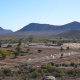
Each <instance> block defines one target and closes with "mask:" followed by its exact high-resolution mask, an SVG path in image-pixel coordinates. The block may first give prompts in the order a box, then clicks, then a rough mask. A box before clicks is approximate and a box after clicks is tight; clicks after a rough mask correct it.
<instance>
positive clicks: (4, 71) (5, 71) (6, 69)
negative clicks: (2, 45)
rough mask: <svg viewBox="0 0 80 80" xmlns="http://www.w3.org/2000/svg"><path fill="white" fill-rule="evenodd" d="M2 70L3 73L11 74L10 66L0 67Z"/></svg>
mask: <svg viewBox="0 0 80 80" xmlns="http://www.w3.org/2000/svg"><path fill="white" fill-rule="evenodd" d="M2 72H3V74H5V75H7V76H8V75H10V74H11V69H10V68H3V69H2Z"/></svg>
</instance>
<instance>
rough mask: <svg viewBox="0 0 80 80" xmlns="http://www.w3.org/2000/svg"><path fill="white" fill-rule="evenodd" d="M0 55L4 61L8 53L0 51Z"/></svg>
mask: <svg viewBox="0 0 80 80" xmlns="http://www.w3.org/2000/svg"><path fill="white" fill-rule="evenodd" d="M0 54H1V57H2V58H3V59H5V58H6V57H7V55H8V51H6V50H3V49H0Z"/></svg>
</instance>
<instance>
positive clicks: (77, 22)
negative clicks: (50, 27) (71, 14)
mask: <svg viewBox="0 0 80 80" xmlns="http://www.w3.org/2000/svg"><path fill="white" fill-rule="evenodd" d="M72 23H80V22H78V21H73V22H72Z"/></svg>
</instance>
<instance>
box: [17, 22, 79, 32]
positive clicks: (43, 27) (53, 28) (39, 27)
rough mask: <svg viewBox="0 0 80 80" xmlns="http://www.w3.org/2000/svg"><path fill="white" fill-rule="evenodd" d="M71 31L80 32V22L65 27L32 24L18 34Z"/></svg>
mask: <svg viewBox="0 0 80 80" xmlns="http://www.w3.org/2000/svg"><path fill="white" fill-rule="evenodd" d="M69 30H80V23H79V22H76V21H74V22H72V23H68V24H65V25H50V24H39V23H31V24H29V25H27V26H24V27H23V28H22V29H20V30H18V31H17V32H26V31H69Z"/></svg>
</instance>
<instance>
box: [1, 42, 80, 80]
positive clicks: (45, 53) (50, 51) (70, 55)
mask: <svg viewBox="0 0 80 80" xmlns="http://www.w3.org/2000/svg"><path fill="white" fill-rule="evenodd" d="M67 46H69V47H70V50H66V47H67ZM60 47H61V46H44V45H40V46H30V47H28V48H25V47H22V50H23V51H26V50H27V49H30V51H29V52H31V53H33V54H31V55H25V56H18V57H17V58H13V57H12V56H7V58H6V59H4V60H0V68H11V69H12V70H13V71H15V70H16V68H15V66H16V65H21V64H29V65H33V66H35V67H39V66H40V65H42V64H44V63H45V64H46V63H49V62H54V63H71V62H75V63H80V50H79V48H80V44H79V43H64V44H63V45H62V47H63V48H64V50H63V51H61V50H60ZM5 49H6V50H15V49H14V47H13V48H5ZM38 50H42V52H40V53H39V52H38ZM62 53H63V57H62V58H61V54H62ZM23 54H25V53H23ZM61 68H62V67H60V69H61ZM69 68H70V67H69ZM62 69H65V68H62ZM66 69H68V67H67V68H66ZM70 69H71V68H70ZM15 78H16V77H15ZM3 80H4V79H3ZM6 80H8V79H6ZM11 80H14V79H11ZM17 80H18V79H17ZM68 80H69V79H68ZM71 80H74V79H71ZM76 80H80V78H79V79H76Z"/></svg>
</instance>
